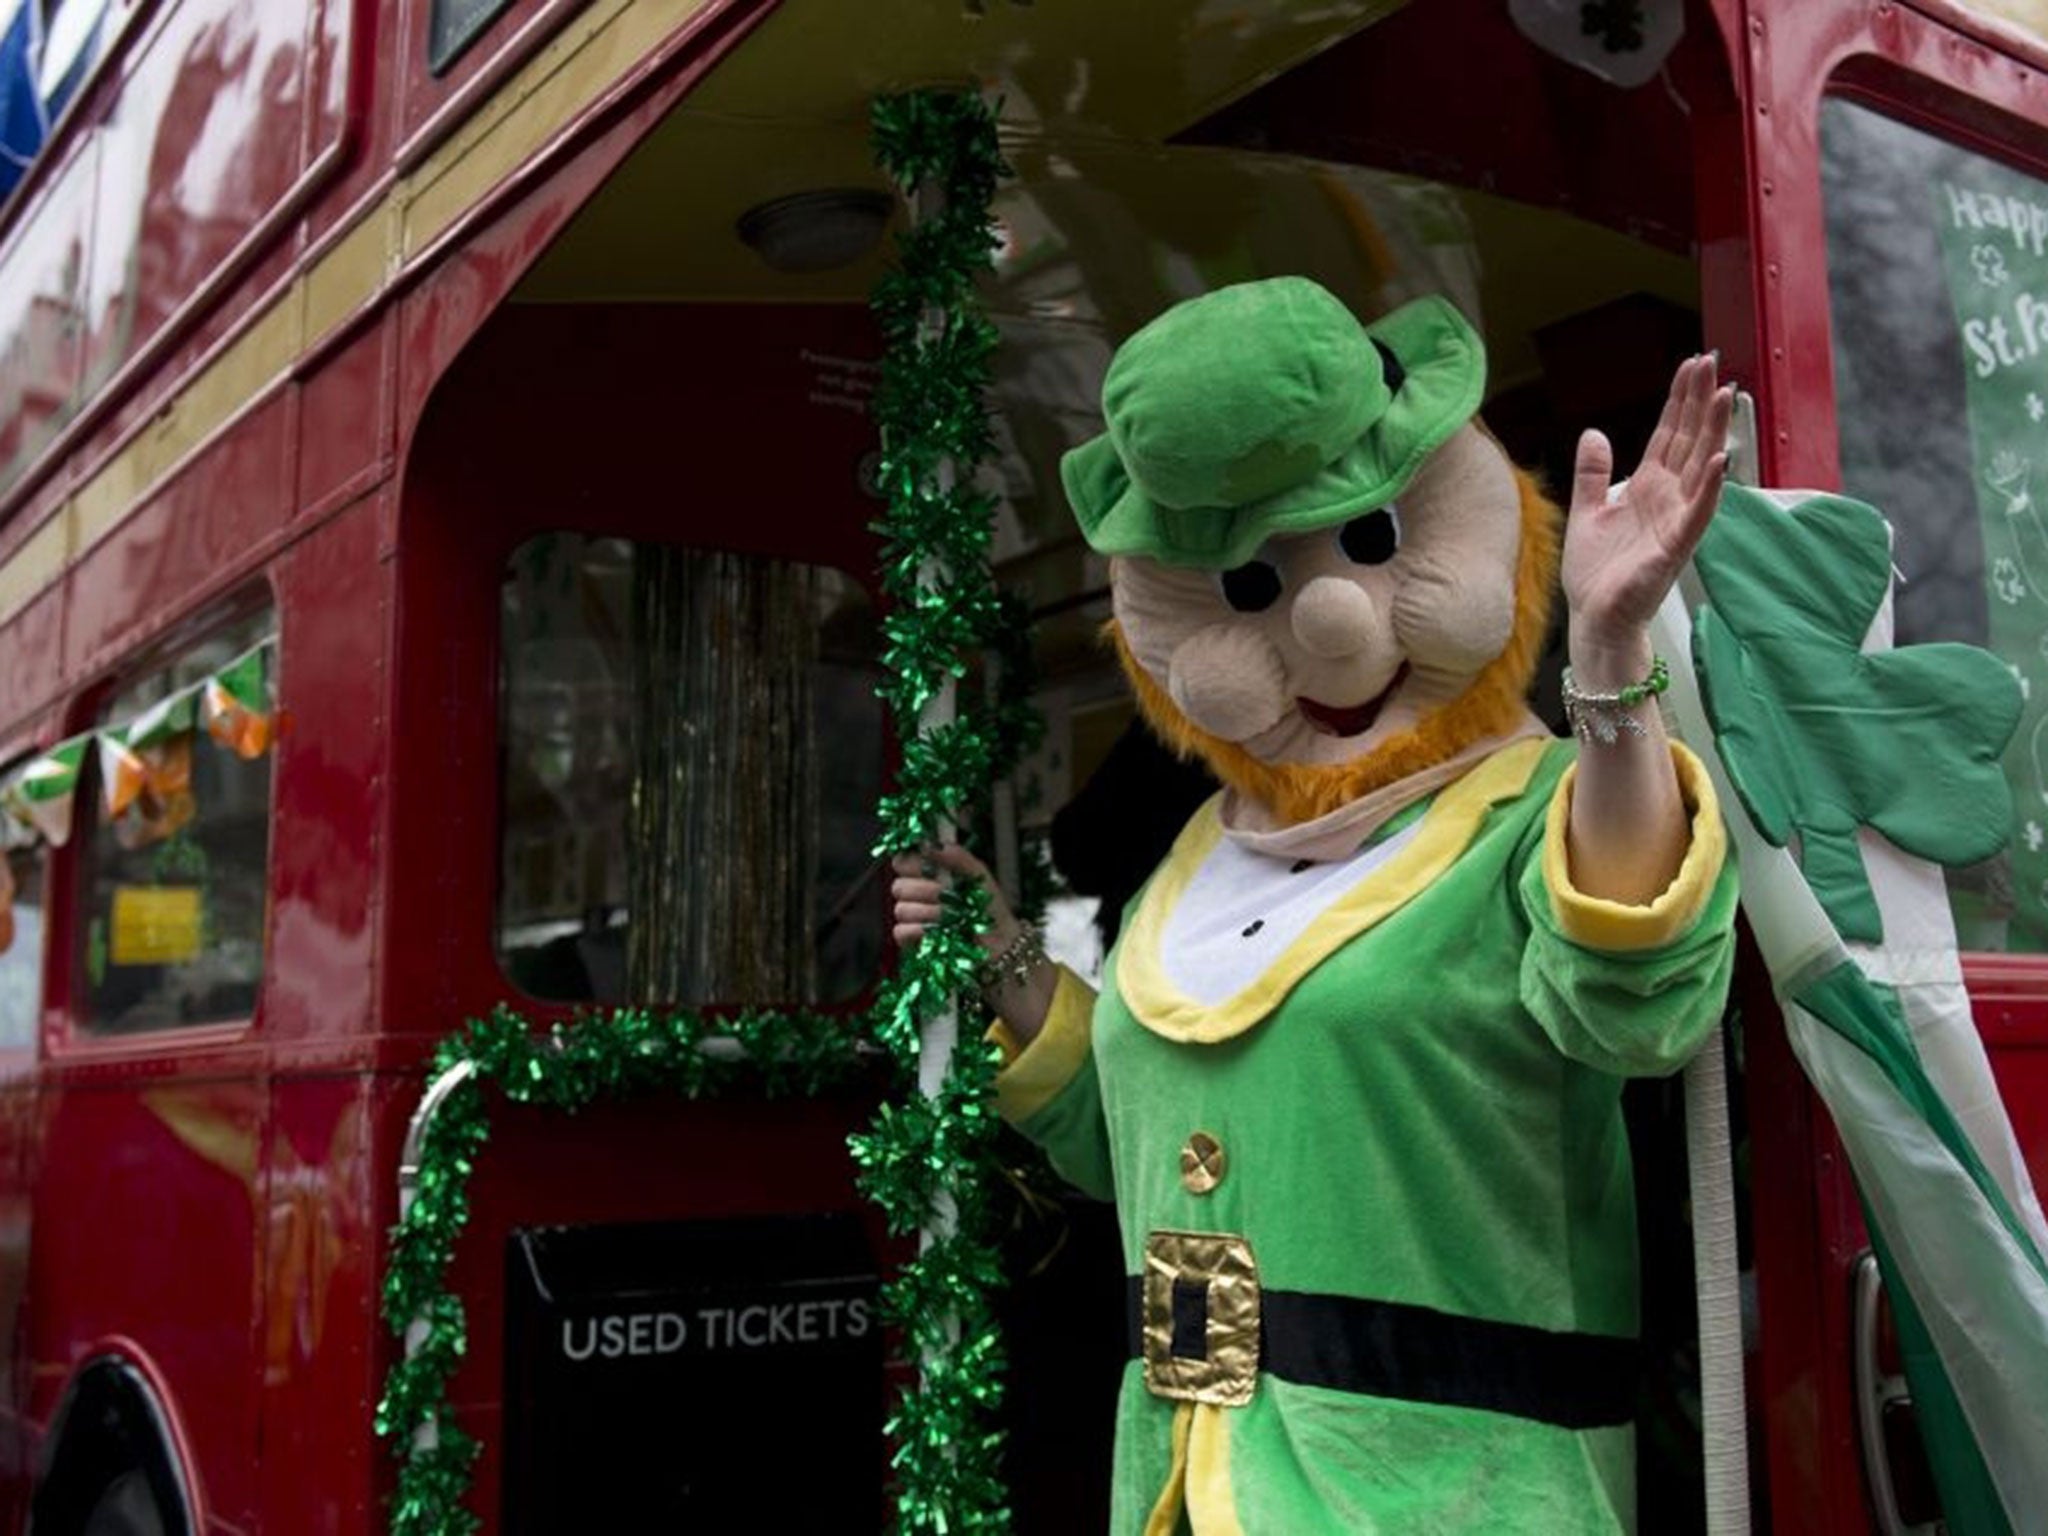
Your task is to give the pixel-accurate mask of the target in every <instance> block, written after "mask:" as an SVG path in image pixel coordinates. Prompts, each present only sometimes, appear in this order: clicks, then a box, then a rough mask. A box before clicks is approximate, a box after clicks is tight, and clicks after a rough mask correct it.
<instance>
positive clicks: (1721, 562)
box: [1693, 485, 2021, 943]
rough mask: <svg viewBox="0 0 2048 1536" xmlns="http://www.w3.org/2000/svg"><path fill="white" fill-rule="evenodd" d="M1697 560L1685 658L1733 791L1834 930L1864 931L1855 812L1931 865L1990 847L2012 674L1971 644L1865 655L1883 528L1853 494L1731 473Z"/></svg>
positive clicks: (1867, 914)
mask: <svg viewBox="0 0 2048 1536" xmlns="http://www.w3.org/2000/svg"><path fill="white" fill-rule="evenodd" d="M1694 567H1695V569H1696V570H1697V571H1698V573H1699V576H1700V580H1701V582H1702V584H1703V585H1704V586H1705V588H1706V594H1707V603H1706V606H1704V607H1703V608H1702V609H1701V610H1700V612H1699V614H1698V616H1697V617H1696V618H1695V620H1694V623H1693V662H1694V665H1695V666H1696V667H1697V668H1698V670H1699V674H1700V685H1701V691H1702V692H1703V694H1704V696H1705V702H1706V706H1707V714H1708V716H1709V717H1710V718H1711V720H1712V721H1713V726H1714V736H1715V740H1716V742H1717V744H1718V745H1719V747H1720V750H1721V761H1722V763H1723V764H1724V765H1725V766H1726V767H1727V770H1728V777H1729V779H1730V780H1731V781H1732V782H1733V784H1734V786H1735V792H1736V794H1737V795H1739V796H1740V797H1741V799H1742V803H1743V805H1744V807H1745V808H1747V810H1748V811H1749V814H1750V818H1751V819H1752V820H1753V821H1755V823H1756V825H1757V829H1758V830H1759V831H1760V832H1762V833H1763V834H1764V836H1765V837H1767V838H1769V839H1770V840H1771V841H1772V842H1774V843H1776V844H1777V845H1779V846H1780V847H1784V846H1787V845H1788V844H1789V842H1790V840H1791V838H1792V837H1793V836H1794V835H1796V836H1797V837H1798V840H1799V849H1798V852H1799V864H1800V868H1801V869H1802V870H1803V871H1804V873H1805V875H1806V880H1807V884H1809V885H1810V886H1812V888H1813V893H1814V895H1815V896H1816V897H1817V898H1819V900H1820V903H1821V905H1822V906H1823V907H1825V908H1826V909H1827V913H1828V916H1829V917H1831V918H1832V919H1833V920H1834V923H1835V927H1836V928H1837V929H1838V930H1840V932H1841V934H1842V937H1843V938H1845V939H1851V940H1856V941H1860V942H1865V943H1877V942H1878V941H1880V940H1881V939H1882V938H1883V937H1884V928H1883V923H1882V920H1881V919H1880V917H1879V915H1878V909H1877V899H1876V897H1875V896H1873V895H1872V894H1871V890H1870V882H1869V880H1868V878H1867V877H1866V876H1865V874H1864V870H1863V858H1862V854H1861V853H1860V852H1859V851H1858V849H1857V846H1856V829H1857V827H1859V826H1866V827H1870V828H1871V829H1873V830H1874V831H1876V832H1879V833H1882V834H1883V835H1884V836H1885V837H1887V838H1889V839H1890V840H1891V841H1892V842H1894V843H1896V844H1897V845H1898V846H1899V847H1900V848H1902V849H1904V850H1905V851H1906V852H1907V853H1910V854H1914V855H1917V856H1918V857H1920V858H1924V859H1931V860H1933V861H1934V862H1936V863H1939V864H1947V865H1961V864H1971V863H1975V862H1977V861H1978V860H1981V859H1988V858H1990V857H1991V856H1992V855H1993V854H1995V853H1997V852H1998V850H1999V849H2000V848H2002V847H2004V846H2005V842H2006V839H2007V837H2008V835H2009V833H2010V830H2011V827H2012V798H2011V792H2010V790H2009V789H2008V787H2007V785H2006V780H2005V774H2004V770H2003V769H2002V768H2001V766H2000V762H1999V759H2000V756H2001V754H2002V753H2003V752H2004V750H2005V746H2006V743H2007V741H2009V740H2010V739H2011V737H2012V733H2013V730H2014V728H2015V727H2016V726H2017V725H2018V723H2019V717H2020V707H2021V698H2020V689H2019V682H2018V680H2017V679H2016V678H2015V677H2014V676H2013V675H2012V673H2011V672H2010V671H2009V670H2008V669H2007V668H2006V666H2005V664H2004V663H2003V662H2001V661H1999V660H1998V658H1997V657H1995V656H1993V655H1992V654H1991V653H1990V652H1988V651H1984V650H1980V649H1978V648H1977V647H1976V646H1973V645H1957V644H1949V643H1946V642H1944V643H1939V644H1929V645H1912V646H1906V647H1904V648H1902V649H1899V650H1893V651H1877V652H1871V653H1865V652H1864V650H1863V648H1862V647H1863V639H1864V636H1865V635H1866V634H1867V633H1868V632H1869V630H1870V625H1871V621H1872V620H1873V619H1874V618H1876V616H1877V612H1878V609H1879V607H1880V606H1881V605H1882V603H1883V602H1884V598H1885V593H1886V592H1887V590H1888V589H1889V586H1890V581H1891V539H1890V536H1889V533H1888V530H1887V529H1886V526H1885V522H1884V519H1883V518H1882V517H1881V516H1880V515H1879V514H1878V513H1877V512H1876V511H1875V510H1874V509H1872V508H1870V507H1868V506H1865V505H1864V504H1863V503H1862V502H1858V501H1851V500H1849V499H1848V498H1847V497H1843V496H1814V497H1811V498H1809V499H1807V500H1805V501H1802V502H1799V503H1798V504H1796V505H1794V506H1792V507H1790V508H1786V507H1782V506H1780V505H1778V504H1777V503H1776V502H1774V501H1772V500H1771V499H1770V498H1769V497H1767V496H1764V495H1762V494H1760V493H1758V492H1756V491H1753V490H1750V489H1748V488H1747V487H1744V486H1736V485H1731V486H1729V487H1728V488H1727V490H1726V491H1725V492H1724V493H1723V494H1722V497H1721V505H1720V509H1719V510H1718V511H1717V512H1716V514H1715V516H1714V521H1713V522H1712V524H1711V525H1709V527H1708V529H1707V535H1706V538H1705V539H1704V540H1702V541H1701V543H1700V547H1699V551H1698V553H1697V554H1696V555H1695V556H1694Z"/></svg>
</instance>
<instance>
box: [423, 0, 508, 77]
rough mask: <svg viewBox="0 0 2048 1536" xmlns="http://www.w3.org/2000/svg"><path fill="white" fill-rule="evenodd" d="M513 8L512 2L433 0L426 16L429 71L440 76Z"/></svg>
mask: <svg viewBox="0 0 2048 1536" xmlns="http://www.w3.org/2000/svg"><path fill="white" fill-rule="evenodd" d="M511 4H512V0H434V3H433V6H432V8H431V9H430V10H429V12H428V13H427V68H428V69H430V70H432V71H433V72H434V73H435V74H437V75H438V74H440V73H441V72H442V71H443V70H445V69H446V68H447V67H448V66H449V65H450V64H453V63H454V62H455V61H456V59H458V58H459V57H461V55H462V51H463V50H464V49H465V48H467V47H468V46H469V45H470V44H471V43H473V42H475V41H476V40H477V39H478V38H479V37H481V36H482V35H483V31H484V28H486V27H488V26H489V25H490V24H491V23H492V22H493V21H495V20H496V19H497V18H498V17H499V16H501V15H503V14H504V12H505V10H506V9H507V8H508V7H509V6H510V5H511Z"/></svg>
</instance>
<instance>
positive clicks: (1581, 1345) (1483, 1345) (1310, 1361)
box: [1130, 1275, 1637, 1429]
mask: <svg viewBox="0 0 2048 1536" xmlns="http://www.w3.org/2000/svg"><path fill="white" fill-rule="evenodd" d="M1197 1294H1199V1293H1197ZM1143 1296H1144V1291H1143V1281H1142V1280H1141V1279H1140V1278H1139V1277H1138V1276H1136V1275H1133V1276H1131V1277H1130V1337H1131V1352H1132V1354H1133V1355H1138V1356H1142V1354H1143V1342H1142V1341H1143V1326H1142V1321H1141V1319H1142V1313H1143ZM1178 1301H1179V1297H1178V1296H1176V1302H1178ZM1178 1310H1179V1308H1178V1307H1176V1311H1178ZM1175 1321H1176V1323H1177V1324H1178V1323H1179V1322H1180V1319H1179V1318H1178V1317H1176V1319H1175ZM1174 1334H1175V1338H1174V1345H1173V1348H1174V1353H1175V1354H1177V1355H1185V1354H1188V1353H1189V1352H1190V1351H1192V1350H1198V1349H1200V1348H1201V1347H1202V1346H1201V1344H1200V1343H1199V1342H1198V1341H1199V1340H1200V1338H1201V1330H1200V1328H1199V1326H1197V1327H1195V1328H1192V1329H1187V1328H1181V1327H1178V1326H1176V1328H1175V1329H1174ZM1259 1369H1260V1370H1261V1371H1263V1372H1265V1373H1267V1374H1269V1375H1273V1376H1277V1377H1279V1378H1280V1379H1281V1380H1282V1381H1291V1382H1294V1383H1296V1384H1297V1385H1299V1386H1304V1387H1328V1388H1331V1389H1333V1390H1335V1391H1338V1392H1356V1393H1359V1394H1361V1395H1363V1396H1367V1397H1387V1398H1398V1399H1401V1400H1403V1401H1406V1402H1414V1403H1441V1404H1444V1405H1446V1406H1448V1407H1455V1408H1483V1409H1486V1410H1488V1411H1490V1412H1493V1413H1510V1414H1513V1415H1515V1416H1516V1417H1517V1418H1523V1419H1534V1420H1536V1421H1538V1422H1539V1423H1543V1424H1556V1425H1559V1426H1561V1427H1562V1428H1565V1429H1597V1428H1599V1427H1601V1426H1604V1425H1611V1424H1627V1423H1629V1422H1631V1421H1632V1420H1633V1419H1634V1418H1635V1412H1636V1376H1637V1350H1636V1341H1635V1340H1633V1339H1618V1338H1613V1337H1611V1336H1609V1335H1606V1334H1597V1333H1552V1332H1551V1331H1549V1330H1548V1329H1545V1328H1531V1327H1528V1326H1526V1325H1524V1324H1521V1323H1499V1322H1494V1321H1491V1320H1490V1319H1486V1318H1478V1317H1459V1316H1457V1315H1456V1314H1454V1313H1450V1312H1438V1311H1436V1310H1434V1309H1433V1308H1430V1307H1417V1306H1410V1305H1407V1304H1405V1303H1402V1302H1394V1301H1368V1300H1366V1299H1364V1298H1363V1297H1358V1296H1322V1295H1316V1294H1314V1293H1311V1292H1308V1291H1272V1290H1265V1289H1263V1288H1262V1289H1261V1290H1260V1292H1259Z"/></svg>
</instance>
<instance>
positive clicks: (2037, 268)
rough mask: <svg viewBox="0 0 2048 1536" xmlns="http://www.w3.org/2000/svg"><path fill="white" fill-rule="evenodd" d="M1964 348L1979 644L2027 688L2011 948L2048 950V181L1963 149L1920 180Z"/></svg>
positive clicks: (2011, 754)
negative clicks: (1983, 631) (1981, 587)
mask: <svg viewBox="0 0 2048 1536" xmlns="http://www.w3.org/2000/svg"><path fill="white" fill-rule="evenodd" d="M1927 195H1928V196H1930V197H1931V199H1932V203H1931V207H1930V213H1931V216H1932V219H1933V222H1934V225H1935V228H1936V230H1937V231H1938V237H1939V240H1940V246H1941V259H1942V269H1943V272H1944V274H1945V276H1946V279H1947V284H1948V291H1949V298H1950V301H1951V303H1952V304H1953V306H1954V310H1955V323H1956V327H1957V337H1958V339H1959V340H1960V342H1961V345H1962V359H1963V380H1964V397H1965V400H1966V402H1967V415H1968V418H1969V438H1970V455H1971V461H1972V469H1973V472H1974V473H1973V481H1974V490H1975V495H1976V502H1977V513H1978V520H1979V523H1980V525H1981V528H1982V532H1983V538H1984V582H1985V587H1986V599H1987V601H1986V608H1987V609H1988V611H1989V625H1988V628H1989V635H1988V637H1987V643H1988V644H1989V646H1990V648H1991V650H1993V651H1994V652H1996V653H1997V654H1998V655H1999V656H2000V657H2001V658H2002V659H2003V660H2005V662H2006V663H2007V665H2008V666H2010V667H2011V668H2012V670H2013V673H2014V675H2015V676H2016V677H2017V678H2018V679H2019V681H2020V686H2021V688H2022V689H2023V690H2024V691H2025V694H2026V704H2025V709H2024V712H2023V713H2022V715H2021V717H2020V725H2019V729H2018V730H2017V731H2016V732H2015V733H2014V735H2013V739H2012V744H2011V746H2010V747H2009V748H2008V749H2007V752H2006V758H2005V769H2006V779H2007V782H2008V783H2009V784H2010V785H2011V786H2012V793H2013V808H2014V826H2013V840H2012V844H2011V847H2010V852H2009V858H2010V860H2011V885H2012V890H2011V901H2012V906H2013V917H2012V930H2011V934H2010V937H2009V939H2008V947H2010V948H2013V949H2028V950H2040V949H2043V948H2048V834H2044V827H2048V186H2044V185H2043V184H2042V183H2040V182H2038V181H2035V180H2034V179H2033V178H2031V177H2028V176H2023V175H2021V174H2019V173H2018V172H2017V171H2012V170H2008V169H2007V168H2006V167H2004V166H2001V165H1998V164H1996V163H1995V162H1993V161H1991V160H1988V159H1985V158H1983V157H1982V156H1978V155H1961V154H1958V155H1956V156H1954V158H1953V159H1952V160H1951V161H1950V163H1949V165H1948V166H1947V167H1945V174H1943V175H1941V176H1938V177H1936V178H1934V179H1933V180H1932V182H1931V183H1930V184H1929V185H1928V188H1927Z"/></svg>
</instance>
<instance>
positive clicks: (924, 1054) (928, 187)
mask: <svg viewBox="0 0 2048 1536" xmlns="http://www.w3.org/2000/svg"><path fill="white" fill-rule="evenodd" d="M945 197H946V194H945V192H944V190H943V189H942V188H940V187H939V186H938V185H937V184H936V183H935V182H933V181H929V180H928V181H926V182H924V183H923V184H922V185H921V186H919V187H918V189H917V191H916V193H915V194H914V195H913V196H912V198H911V203H910V217H911V219H912V221H913V222H916V223H923V222H925V221H926V220H929V219H933V218H936V217H937V216H938V215H939V214H940V213H941V212H943V211H944V209H945ZM944 324H945V317H944V315H943V314H941V313H940V312H939V311H938V310H937V309H930V310H927V311H926V312H925V315H924V319H923V320H922V321H921V322H920V324H919V327H918V330H919V333H920V335H921V336H922V337H923V338H924V339H927V340H929V339H930V338H931V337H933V336H935V335H937V334H938V332H939V331H940V329H941V328H942V327H943V326H944ZM936 473H937V477H938V482H939V489H940V490H942V491H950V490H952V489H953V488H954V486H955V484H956V483H957V482H958V478H959V468H958V466H957V465H955V464H954V463H953V462H952V461H951V460H950V459H948V460H945V461H943V462H941V463H940V464H939V465H938V468H937V471H936ZM939 563H940V562H939V561H938V560H937V559H936V558H934V559H933V560H931V561H929V562H927V564H926V566H925V568H924V570H922V571H921V572H920V573H919V579H920V581H921V582H924V583H926V584H930V583H931V582H932V581H933V580H934V579H937V578H943V577H944V576H946V575H947V574H948V573H947V572H945V571H942V570H940V569H938V566H939ZM959 692H960V685H959V684H958V683H956V682H953V681H951V680H948V681H947V682H946V683H945V684H944V685H943V686H942V687H941V688H940V689H939V691H938V692H937V693H935V694H934V695H932V697H931V699H930V701H929V702H928V703H926V705H925V706H924V708H923V709H922V710H920V711H919V712H918V717H917V726H918V730H919V732H920V733H922V732H925V731H930V730H934V729H937V728H939V727H941V726H947V725H951V724H952V723H953V718H954V716H955V715H956V714H957V713H958V711H959ZM934 830H935V832H936V834H937V836H938V838H939V841H940V842H942V843H950V842H951V841H952V840H953V838H954V836H955V833H956V831H957V828H956V827H955V825H954V823H953V821H952V819H951V818H950V817H949V818H947V819H946V820H945V821H943V822H941V823H940V824H939V825H938V827H937V828H935V829H934ZM959 1043H960V1010H959V1007H958V1006H957V1005H956V1004H954V1003H951V1002H948V1003H947V1004H946V1006H945V1007H944V1008H942V1009H940V1010H939V1011H938V1012H937V1013H935V1014H933V1015H932V1017H931V1019H930V1020H929V1021H928V1022H927V1023H926V1024H925V1027H924V1031H923V1033H922V1034H921V1035H920V1036H919V1037H918V1047H917V1089H918V1092H919V1093H921V1094H923V1095H924V1096H925V1097H926V1098H928V1099H935V1098H937V1097H938V1096H939V1090H940V1088H941V1087H942V1086H943V1085H944V1083H945V1081H946V1074H947V1073H948V1072H950V1071H951V1070H952V1069H953V1052H954V1051H955V1050H956V1049H957V1048H958V1047H959ZM959 1218H960V1213H959V1209H958V1207H957V1206H956V1205H955V1203H954V1200H953V1192H952V1191H951V1190H950V1189H946V1188H943V1187H942V1188H941V1189H940V1190H939V1191H938V1194H937V1197H936V1198H935V1200H934V1201H933V1208H932V1216H931V1220H930V1221H929V1222H928V1223H927V1224H926V1225H925V1226H924V1227H923V1228H922V1229H921V1230H920V1231H919V1232H918V1235H917V1236H918V1249H919V1251H920V1252H922V1251H924V1250H926V1249H929V1248H930V1247H931V1246H932V1244H934V1243H937V1242H943V1241H944V1240H945V1239H946V1238H949V1237H951V1236H952V1235H953V1233H954V1230H955V1229H956V1228H957V1226H958V1225H959ZM947 1333H948V1335H949V1336H950V1337H951V1338H952V1339H954V1340H955V1341H956V1342H957V1341H958V1339H959V1337H960V1319H959V1318H958V1317H957V1316H955V1317H952V1318H949V1319H948V1320H947Z"/></svg>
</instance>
